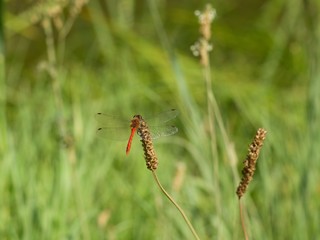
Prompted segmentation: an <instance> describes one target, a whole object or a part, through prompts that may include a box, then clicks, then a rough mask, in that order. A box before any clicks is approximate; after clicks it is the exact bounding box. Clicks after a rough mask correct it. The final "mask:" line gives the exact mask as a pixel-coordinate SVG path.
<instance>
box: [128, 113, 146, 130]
mask: <svg viewBox="0 0 320 240" xmlns="http://www.w3.org/2000/svg"><path fill="white" fill-rule="evenodd" d="M142 121H143V118H142V116H141V115H134V116H133V118H132V120H131V124H130V127H131V129H132V128H140V124H141V122H142Z"/></svg>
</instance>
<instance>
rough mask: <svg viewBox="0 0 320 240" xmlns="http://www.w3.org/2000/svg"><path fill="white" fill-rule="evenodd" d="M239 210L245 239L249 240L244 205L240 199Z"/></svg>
mask: <svg viewBox="0 0 320 240" xmlns="http://www.w3.org/2000/svg"><path fill="white" fill-rule="evenodd" d="M239 209H240V220H241V227H242V230H243V234H244V238H245V239H246V240H249V237H248V233H247V230H246V225H245V222H244V216H243V211H242V204H241V200H240V199H239Z"/></svg>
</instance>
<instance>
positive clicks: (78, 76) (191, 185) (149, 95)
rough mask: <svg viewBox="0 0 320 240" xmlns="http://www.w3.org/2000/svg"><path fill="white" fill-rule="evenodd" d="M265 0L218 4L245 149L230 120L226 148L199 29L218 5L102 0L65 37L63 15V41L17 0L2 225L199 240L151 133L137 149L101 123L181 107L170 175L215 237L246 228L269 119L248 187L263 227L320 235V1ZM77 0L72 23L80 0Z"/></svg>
mask: <svg viewBox="0 0 320 240" xmlns="http://www.w3.org/2000/svg"><path fill="white" fill-rule="evenodd" d="M259 3H260V5H258V4H257V3H255V4H254V3H253V2H252V3H250V2H248V4H247V5H246V6H241V4H240V5H239V4H237V2H236V1H234V2H229V3H216V4H214V3H213V4H214V5H213V7H215V8H216V9H217V13H218V18H217V19H216V20H215V21H214V23H213V27H212V31H213V36H212V37H213V43H214V49H213V51H212V52H211V65H212V67H211V72H212V78H213V86H212V91H213V93H214V96H215V98H216V99H217V102H218V105H219V109H220V111H221V114H222V118H223V123H224V126H225V127H226V132H227V135H228V138H229V139H230V141H231V142H232V143H233V144H234V148H235V151H236V153H237V159H238V161H237V162H236V163H232V162H230V158H229V155H228V151H230V146H226V145H225V142H224V140H223V134H222V132H221V128H220V127H219V126H218V125H217V124H216V121H215V123H214V124H215V127H216V138H217V144H216V147H217V153H216V154H214V156H212V149H211V144H210V142H209V139H210V138H209V136H208V129H209V122H208V121H209V120H208V119H209V118H208V113H207V99H206V92H207V89H206V84H205V79H204V77H203V75H202V67H201V66H200V64H199V62H198V59H196V58H194V57H193V56H192V54H191V52H190V51H189V47H190V45H192V44H193V43H194V42H195V41H196V40H197V38H198V37H199V33H198V24H197V19H196V17H194V15H193V12H194V10H196V9H202V8H203V7H204V4H202V5H195V4H192V3H191V2H190V3H187V4H182V3H180V2H179V1H176V2H171V3H167V2H164V1H157V2H151V1H150V2H143V3H142V2H141V3H137V2H132V3H131V4H129V3H127V2H125V1H123V2H121V1H107V3H105V4H102V5H99V4H98V2H96V1H91V2H90V3H89V4H88V5H85V7H84V9H82V11H81V12H80V14H79V15H76V17H75V19H74V22H72V21H70V23H73V24H72V25H71V29H70V32H69V34H68V35H66V37H65V38H60V40H59V36H58V34H57V31H56V29H55V28H54V31H53V34H54V35H53V38H54V45H51V46H50V45H49V48H48V47H47V46H46V36H45V31H44V30H43V28H42V27H41V24H40V23H39V22H38V21H37V20H33V18H31V17H30V16H35V15H36V14H37V12H38V7H39V6H38V5H37V6H35V5H28V6H25V7H23V6H21V5H19V4H18V3H17V2H14V1H8V2H7V7H6V12H2V14H3V15H4V16H5V36H6V39H5V40H6V55H5V61H6V63H5V64H6V69H5V74H3V76H1V79H0V81H1V82H0V92H1V97H0V101H1V103H0V111H1V112H0V129H1V136H0V139H1V142H0V192H1V198H0V222H1V226H0V238H1V239H192V235H191V232H190V230H189V229H188V227H187V226H186V224H185V223H184V221H183V219H182V218H181V216H180V215H179V213H178V212H177V210H176V209H175V208H174V207H173V206H172V205H171V204H170V203H169V201H168V200H167V199H166V198H165V197H164V196H163V195H162V194H161V192H160V191H159V189H158V188H157V186H156V184H155V182H154V181H153V179H152V174H151V172H150V171H148V170H147V169H146V167H145V162H144V159H143V156H142V154H143V151H142V148H141V146H140V143H139V141H138V140H137V139H135V142H134V143H133V146H132V152H131V153H130V155H129V156H125V145H126V142H123V143H121V142H111V141H104V140H102V139H99V138H97V136H96V134H95V131H96V128H97V127H98V126H97V122H96V121H95V119H94V115H95V113H97V112H106V113H111V114H115V115H121V116H123V117H127V118H128V120H129V119H130V118H131V117H132V116H133V115H134V114H136V113H141V114H142V115H143V114H148V113H153V112H159V111H163V110H168V109H170V108H177V109H179V111H180V115H179V117H178V118H177V120H176V121H175V124H176V125H177V126H178V127H179V132H178V134H177V135H175V136H172V137H169V138H165V139H163V140H159V141H157V142H155V149H156V152H157V154H158V158H159V161H160V163H159V168H158V170H157V175H158V177H159V179H160V181H161V183H162V185H163V186H164V187H165V188H166V190H167V191H168V192H169V193H170V194H172V195H173V197H174V198H175V200H176V201H177V202H178V203H179V204H180V205H181V207H182V208H183V209H184V210H185V211H186V214H187V216H188V217H189V219H190V220H191V222H192V224H193V225H194V227H195V229H196V230H197V233H198V234H199V236H200V238H201V239H241V238H243V234H242V230H241V224H240V219H239V209H238V201H237V196H236V194H235V191H236V187H237V185H238V183H239V180H240V178H239V177H240V176H236V177H235V173H234V169H237V170H238V171H237V174H239V175H240V171H241V168H242V161H243V160H244V158H245V155H246V151H247V147H248V145H249V144H250V142H251V140H252V138H253V136H254V134H255V131H256V130H257V129H258V128H259V127H264V128H265V129H266V130H267V131H268V134H267V138H266V141H265V144H264V147H263V148H262V152H261V156H260V158H259V160H258V163H257V171H256V173H255V176H254V180H253V181H252V183H251V184H250V186H249V189H248V192H247V193H246V194H245V196H244V197H243V204H244V207H245V212H246V226H247V230H248V232H249V236H250V239H290V240H292V239H317V238H319V237H320V232H319V230H318V226H319V225H320V215H319V214H318V213H319V212H320V190H319V189H320V186H319V182H320V181H319V180H320V177H319V176H320V174H319V173H320V159H319V153H318V152H319V151H318V146H319V144H320V139H319V136H320V125H319V120H320V114H319V113H320V107H319V106H320V87H319V82H320V81H319V76H320V75H319V68H318V67H317V66H318V65H319V59H320V46H319V40H320V35H319V32H320V26H319V21H318V20H320V18H319V16H318V15H317V14H318V11H314V10H315V9H319V6H318V5H317V4H316V3H313V4H314V5H312V6H303V5H302V4H303V2H302V1H296V2H294V3H292V4H288V5H286V4H285V3H286V2H285V1H271V2H269V3H268V4H265V3H263V2H262V1H261V2H259ZM50 4H51V3H50ZM50 4H45V5H44V8H45V9H47V8H48V9H50V8H51V5H50ZM263 4H264V5H263ZM65 7H66V8H65V9H66V11H65V12H64V13H63V14H64V15H63V17H62V18H61V19H62V20H63V21H64V23H66V22H68V19H71V18H69V15H68V11H69V10H70V9H72V4H71V3H67V4H66V5H65ZM276 9H281V12H280V11H279V12H277V10H276ZM157 11H159V12H157ZM313 11H314V12H313ZM158 14H159V15H158ZM56 20H59V19H58V18H57V19H56ZM47 40H48V38H47ZM2 42H3V41H2ZM307 43H308V44H307ZM1 46H2V44H1ZM47 50H50V51H51V53H55V54H56V59H49V60H50V61H49V60H48V56H47ZM1 56H3V51H2V52H1ZM1 58H2V57H1ZM1 64H2V65H4V64H3V61H1ZM48 64H49V65H48ZM50 64H52V65H50ZM46 67H49V69H50V68H51V70H52V69H53V70H54V71H55V72H54V74H53V75H50V74H49V73H48V71H47V69H46ZM2 69H4V66H3V67H2ZM2 72H4V70H3V71H2ZM128 126H129V122H128ZM181 163H182V164H184V165H185V166H186V173H185V176H184V179H183V184H182V186H181V189H180V190H179V191H175V190H174V189H173V187H172V185H173V181H174V179H175V176H176V173H177V168H178V165H179V164H181ZM215 163H218V169H215V166H217V165H215ZM235 164H236V165H235ZM216 173H218V175H217V174H216ZM216 186H218V187H216ZM103 215H105V216H106V217H107V220H106V222H105V224H102V223H101V222H100V223H99V221H98V219H99V218H100V221H101V218H102V217H103Z"/></svg>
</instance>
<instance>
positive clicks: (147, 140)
mask: <svg viewBox="0 0 320 240" xmlns="http://www.w3.org/2000/svg"><path fill="white" fill-rule="evenodd" d="M137 116H138V117H139V118H140V119H139V120H140V125H139V128H138V134H139V136H140V137H141V140H140V141H141V143H142V147H143V151H144V158H145V160H146V165H147V168H148V169H149V170H151V172H152V175H153V178H154V180H155V181H156V183H157V185H158V187H159V188H160V190H161V191H162V193H163V194H164V195H165V196H166V197H167V198H168V199H169V201H170V202H171V203H172V204H173V205H174V206H175V207H176V208H177V209H178V211H179V212H180V214H181V215H182V217H183V219H184V220H185V222H186V224H187V225H188V227H189V229H190V230H191V232H192V234H193V236H194V237H195V239H197V240H199V239H200V238H199V236H198V234H197V232H196V231H195V229H194V228H193V226H192V224H191V222H190V221H189V219H188V217H187V215H186V214H185V213H184V211H183V209H182V208H181V207H180V206H179V205H178V203H176V201H175V200H174V199H173V198H172V197H171V196H170V195H169V193H168V192H167V191H166V190H165V189H164V188H163V187H162V185H161V183H160V181H159V179H158V177H157V174H156V172H155V171H156V169H157V167H158V158H157V156H156V153H155V151H154V147H153V144H152V139H151V135H150V131H149V128H148V125H147V123H146V122H145V121H144V120H143V118H142V117H141V116H140V115H137Z"/></svg>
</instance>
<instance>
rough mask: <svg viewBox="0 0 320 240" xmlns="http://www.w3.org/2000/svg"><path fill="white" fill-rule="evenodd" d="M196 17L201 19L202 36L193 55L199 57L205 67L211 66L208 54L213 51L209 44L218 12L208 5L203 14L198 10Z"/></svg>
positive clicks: (193, 49)
mask: <svg viewBox="0 0 320 240" xmlns="http://www.w3.org/2000/svg"><path fill="white" fill-rule="evenodd" d="M195 14H196V16H197V17H198V19H199V24H200V30H199V31H200V35H201V37H200V38H199V40H198V41H197V42H196V43H195V44H194V45H192V46H191V47H190V48H191V51H192V53H193V55H195V56H199V57H200V61H201V64H202V65H203V66H208V65H209V55H208V52H210V51H211V50H212V48H213V47H212V44H210V43H209V41H210V38H211V23H212V21H213V19H214V18H215V16H216V10H215V9H214V8H212V7H211V5H210V4H207V6H206V8H205V10H204V11H203V12H201V11H199V10H197V11H195Z"/></svg>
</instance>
